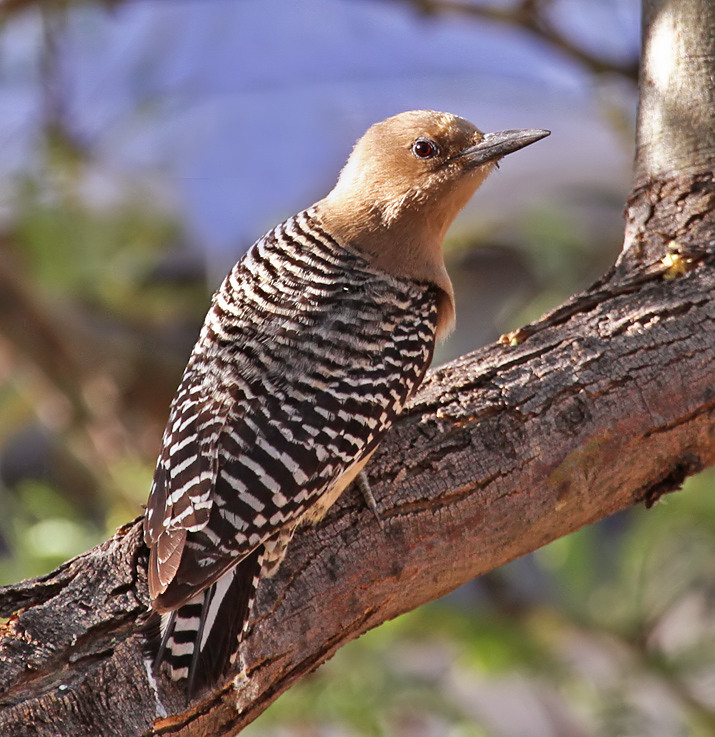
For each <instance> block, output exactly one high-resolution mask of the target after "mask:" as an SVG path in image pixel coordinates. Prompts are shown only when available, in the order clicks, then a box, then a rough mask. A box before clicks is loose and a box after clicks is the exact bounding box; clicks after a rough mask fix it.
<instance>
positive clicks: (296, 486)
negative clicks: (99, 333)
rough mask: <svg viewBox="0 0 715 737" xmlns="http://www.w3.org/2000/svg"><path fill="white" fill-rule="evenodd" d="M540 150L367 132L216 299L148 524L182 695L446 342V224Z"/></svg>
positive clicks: (173, 426) (455, 136)
mask: <svg viewBox="0 0 715 737" xmlns="http://www.w3.org/2000/svg"><path fill="white" fill-rule="evenodd" d="M548 134H549V132H548V131H544V130H509V131H503V132H500V133H486V134H484V133H482V132H481V131H479V130H478V129H477V128H475V127H474V126H473V125H472V124H471V123H469V122H467V121H466V120H464V119H462V118H458V117H456V116H454V115H450V114H447V113H438V112H432V111H427V110H416V111H411V112H406V113H402V114H400V115H396V116H394V117H391V118H388V119H387V120H384V121H383V122H381V123H377V124H375V125H373V126H372V127H371V128H370V129H369V130H368V131H367V133H365V135H364V136H363V137H362V138H361V139H360V140H359V141H358V142H357V144H356V145H355V148H354V149H353V152H352V154H351V155H350V158H349V159H348V162H347V164H346V165H345V167H344V168H343V170H342V172H341V174H340V177H339V179H338V182H337V184H336V186H335V188H334V189H333V190H332V191H331V192H330V194H328V195H327V197H325V198H324V199H322V200H320V201H319V202H318V203H316V204H315V205H313V206H312V207H309V208H308V209H307V210H304V211H303V212H300V213H299V214H297V215H295V216H294V217H291V218H289V219H288V220H286V221H285V222H284V223H282V224H281V225H279V226H278V227H276V228H275V229H274V230H272V231H270V232H269V233H267V234H266V235H264V236H263V237H262V238H260V239H259V240H258V241H256V243H255V244H254V245H253V246H252V247H251V248H250V249H249V250H248V252H247V253H246V254H245V256H244V257H243V258H242V259H241V260H240V261H239V262H238V263H237V264H236V266H235V267H234V268H233V270H232V271H231V272H230V273H229V275H228V276H227V277H226V279H225V280H224V282H223V284H221V286H220V287H219V289H218V291H217V292H216V294H215V295H214V297H213V301H212V303H211V308H210V309H209V312H208V315H207V317H206V321H205V323H204V326H203V328H202V330H201V334H200V337H199V339H198V342H197V343H196V346H195V347H194V350H193V352H192V354H191V357H190V359H189V363H188V365H187V367H186V370H185V372H184V376H183V379H182V381H181V384H180V386H179V389H178V391H177V393H176V396H175V398H174V400H173V403H172V405H171V410H170V416H169V421H168V424H167V427H166V430H165V432H164V438H163V447H162V451H161V454H160V456H159V460H158V462H157V466H156V472H155V475H154V481H153V484H152V488H151V495H150V497H149V503H148V507H147V511H146V518H145V525H144V536H145V541H146V544H147V546H148V547H149V549H150V557H149V572H148V576H149V593H150V596H151V599H152V605H153V609H154V610H155V612H157V613H159V614H160V615H161V618H160V625H159V630H160V636H161V642H160V644H157V645H156V646H155V647H156V652H155V654H154V663H155V665H156V666H158V665H159V664H160V663H161V662H163V661H165V662H166V663H167V664H168V669H169V672H170V675H171V677H172V678H174V679H175V680H179V679H184V678H186V679H188V684H187V689H188V693H189V697H190V696H191V694H192V693H194V692H196V690H197V689H200V688H203V687H206V686H210V685H213V684H215V683H216V682H217V681H218V679H219V678H220V677H221V676H222V674H223V673H224V672H225V671H226V670H227V668H228V667H229V664H230V663H235V661H236V658H237V657H238V652H239V645H240V642H241V639H242V637H243V636H244V635H245V633H246V630H247V624H248V619H249V616H250V613H251V605H252V603H253V600H254V595H255V591H256V587H257V585H258V582H259V581H260V580H261V578H264V577H268V576H271V575H273V574H274V573H275V571H276V570H277V569H278V566H279V565H280V563H281V561H282V560H283V557H284V555H285V552H286V548H287V546H288V543H289V541H290V540H291V538H292V536H293V534H294V532H295V530H296V528H298V527H299V526H300V525H301V524H305V523H315V522H317V521H318V520H319V519H320V518H321V517H322V516H323V515H324V514H325V512H326V511H327V510H328V509H329V508H330V506H331V505H332V504H333V503H334V502H335V500H336V499H337V498H338V496H339V495H340V494H341V492H342V491H343V490H344V489H345V488H346V487H347V486H348V485H349V484H350V483H351V481H353V479H355V477H356V476H357V475H358V474H359V473H360V472H361V470H362V468H363V466H364V465H365V463H366V462H367V460H368V459H369V457H370V455H371V454H372V453H373V451H374V450H375V447H376V446H377V445H378V443H379V442H380V440H381V439H382V438H383V437H384V435H385V433H386V432H387V431H388V430H389V429H390V427H391V425H392V424H393V423H394V421H395V418H396V417H397V416H398V415H399V414H400V412H401V411H402V409H403V407H404V406H405V403H406V402H407V400H408V399H409V398H410V397H411V396H412V395H413V394H414V392H415V390H416V389H417V387H418V386H419V384H420V382H421V381H422V378H423V377H424V375H425V372H426V371H427V367H428V366H429V364H430V360H431V358H432V351H433V348H434V344H435V340H436V338H439V337H441V336H444V335H445V334H447V333H448V332H449V331H450V329H451V328H452V325H453V322H454V297H453V292H452V285H451V283H450V280H449V276H448V275H447V271H446V269H445V265H444V258H443V255H442V242H443V240H444V236H445V233H446V231H447V228H448V227H449V226H450V224H451V222H452V220H453V219H454V217H455V216H456V215H457V213H458V212H459V211H460V210H461V209H462V207H463V206H464V205H465V204H466V203H467V201H468V200H469V198H470V197H471V196H472V194H473V193H474V191H475V190H476V189H477V187H478V186H479V185H480V184H481V183H482V182H483V181H484V179H485V178H486V176H487V175H488V174H489V172H490V171H491V170H492V169H493V168H494V166H495V165H496V164H497V162H498V161H499V159H500V158H501V157H503V156H505V155H506V154H509V153H511V152H513V151H516V150H518V149H520V148H523V147H524V146H527V145H529V144H531V143H534V142H535V141H538V140H539V139H541V138H543V137H544V136H547V135H548Z"/></svg>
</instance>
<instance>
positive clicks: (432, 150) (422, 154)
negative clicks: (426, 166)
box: [412, 138, 437, 159]
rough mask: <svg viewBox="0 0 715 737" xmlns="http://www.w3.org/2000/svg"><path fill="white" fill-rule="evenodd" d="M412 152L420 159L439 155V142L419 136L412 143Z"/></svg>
mask: <svg viewBox="0 0 715 737" xmlns="http://www.w3.org/2000/svg"><path fill="white" fill-rule="evenodd" d="M412 153H413V154H414V155H415V156H416V157H417V158H418V159H431V158H432V157H433V156H436V155H437V144H436V143H434V142H433V141H430V140H429V138H418V139H417V140H416V141H415V142H414V143H413V144H412Z"/></svg>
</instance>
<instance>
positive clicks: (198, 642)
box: [150, 546, 265, 700]
mask: <svg viewBox="0 0 715 737" xmlns="http://www.w3.org/2000/svg"><path fill="white" fill-rule="evenodd" d="M264 554H265V552H264V548H263V546H260V547H259V548H257V549H256V550H254V551H253V552H252V553H250V554H249V555H247V556H246V557H245V558H244V559H243V560H241V562H240V563H238V565H236V566H234V567H233V568H231V569H229V570H228V571H227V572H226V573H224V575H223V576H221V578H219V579H218V581H216V582H215V583H214V584H212V585H211V586H209V587H208V588H207V589H205V590H204V591H202V592H201V593H200V594H198V595H197V596H195V597H194V598H193V599H191V600H189V601H188V602H186V604H182V605H181V606H180V607H179V608H178V609H174V610H173V611H170V612H165V613H162V614H161V624H160V626H159V628H160V632H159V635H160V637H161V642H160V644H159V645H158V647H156V644H154V647H153V648H152V645H151V644H150V649H153V650H155V652H156V654H155V657H154V663H153V667H154V670H155V671H156V670H157V669H158V668H159V667H160V666H161V664H162V663H166V664H167V666H168V670H169V675H170V677H171V678H172V680H175V681H178V680H182V679H188V683H187V687H186V688H187V698H188V699H189V700H190V699H191V698H192V697H193V696H194V695H195V694H196V693H199V692H200V691H201V690H203V689H204V688H208V687H211V686H214V685H215V684H217V683H218V682H219V680H220V679H221V676H223V675H224V673H225V672H226V670H227V669H228V667H229V665H230V664H232V663H233V662H235V660H236V657H237V655H238V648H239V644H240V642H241V640H242V638H243V636H244V634H245V632H246V630H247V628H248V618H249V616H250V613H251V607H252V605H253V601H254V599H255V594H256V587H257V585H258V579H259V575H260V572H261V565H262V562H263V558H264ZM156 642H158V638H157V639H156V640H155V643H156Z"/></svg>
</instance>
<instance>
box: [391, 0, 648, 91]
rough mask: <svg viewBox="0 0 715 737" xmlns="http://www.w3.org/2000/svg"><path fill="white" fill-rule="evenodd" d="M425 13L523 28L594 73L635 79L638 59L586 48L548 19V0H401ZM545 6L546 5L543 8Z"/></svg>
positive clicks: (636, 77)
mask: <svg viewBox="0 0 715 737" xmlns="http://www.w3.org/2000/svg"><path fill="white" fill-rule="evenodd" d="M401 2H402V3H403V4H406V5H410V6H412V7H413V8H414V9H415V10H416V11H417V12H419V13H422V14H424V15H437V14H445V15H446V14H454V15H460V16H462V17H466V18H472V19H475V20H485V21H488V22H491V23H500V24H505V25H510V26H514V27H516V28H520V29H521V30H522V31H524V32H526V33H527V34H528V35H530V36H532V37H533V38H535V39H537V40H539V41H542V42H545V43H547V44H549V45H550V46H552V47H553V48H554V49H556V50H557V51H560V52H561V53H562V54H564V55H565V56H566V57H568V58H570V59H571V60H573V61H575V62H577V63H579V64H581V65H582V66H583V67H585V68H586V69H587V70H588V71H589V72H591V73H592V74H618V75H620V76H622V77H626V78H627V79H630V80H631V81H633V82H635V81H637V79H638V60H637V59H634V60H633V61H632V62H625V63H619V62H617V61H615V60H613V59H608V58H607V57H603V56H599V55H597V54H594V53H592V52H589V51H586V49H584V48H582V47H581V46H579V45H578V44H576V43H575V42H574V41H572V40H571V39H570V38H568V36H565V35H564V34H563V33H562V32H561V31H560V30H559V29H558V28H557V27H556V26H555V25H554V24H553V23H552V22H551V21H550V20H549V18H548V14H547V12H546V7H545V6H546V5H547V4H548V3H546V2H534V0H522V1H521V2H520V3H517V4H515V5H513V6H503V5H482V4H475V3H473V2H463V1H460V0H401ZM542 6H544V7H542Z"/></svg>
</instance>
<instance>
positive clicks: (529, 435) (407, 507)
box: [0, 174, 715, 737]
mask: <svg viewBox="0 0 715 737" xmlns="http://www.w3.org/2000/svg"><path fill="white" fill-rule="evenodd" d="M714 210H715V183H714V182H713V177H712V175H711V174H708V175H702V176H699V177H692V176H691V177H685V178H682V177H681V178H678V179H675V180H673V181H670V182H663V181H661V182H658V183H657V184H656V183H653V184H652V185H650V186H648V187H643V188H641V189H639V190H637V191H636V192H635V193H634V195H633V197H632V200H631V202H630V204H629V209H628V218H629V227H628V233H629V236H628V249H627V250H626V251H625V252H624V254H623V256H622V258H621V259H620V261H619V264H618V265H617V266H616V267H614V269H613V270H612V272H611V273H610V274H608V275H607V276H606V277H604V279H602V280H601V281H600V282H599V283H598V284H596V285H594V287H593V288H592V289H590V290H588V291H587V292H585V293H583V294H581V295H578V296H576V297H574V298H572V300H571V301H570V302H569V303H567V304H566V305H564V306H562V307H561V308H559V309H558V310H556V311H554V312H553V313H551V314H550V315H547V316H545V317H544V318H543V319H542V320H541V321H539V323H536V324H534V325H531V326H528V327H527V328H525V329H523V330H521V331H518V333H517V334H514V335H512V336H507V337H506V339H505V340H504V341H502V344H499V345H493V346H489V347H487V348H485V349H482V350H480V351H477V352H475V353H473V354H471V355H469V356H465V357H463V358H461V359H459V360H457V361H455V362H453V363H451V364H448V365H447V366H444V367H443V368H441V369H439V370H437V371H435V372H433V373H431V374H430V375H429V377H428V379H427V382H426V384H425V385H424V387H423V389H422V390H421V391H420V393H419V396H418V397H417V398H416V400H415V401H414V402H413V404H412V405H411V407H410V408H409V409H408V411H407V412H406V413H405V414H404V416H403V417H402V418H401V420H400V422H399V424H398V425H397V427H396V428H395V429H394V431H393V432H392V433H391V434H390V435H389V437H388V438H387V439H386V441H385V442H384V443H383V445H382V446H381V448H380V449H379V450H378V452H377V454H376V455H375V457H374V460H373V462H372V463H371V465H370V477H371V483H372V486H373V491H374V493H375V495H376V498H377V502H378V506H379V508H380V511H381V515H382V517H383V519H384V522H385V525H384V529H381V528H380V527H379V526H378V524H377V522H376V521H375V520H374V518H373V516H372V514H371V513H370V512H369V510H367V509H365V508H364V507H363V504H362V501H361V498H360V496H359V494H358V493H356V492H355V491H348V492H346V494H345V495H344V496H343V498H342V499H341V500H340V501H339V502H338V504H337V505H336V506H335V507H334V509H333V510H332V511H331V512H330V513H329V515H328V517H327V518H326V519H325V520H324V522H323V523H322V524H321V525H320V526H319V527H318V528H315V529H311V530H306V531H304V532H303V533H302V534H300V535H298V536H297V537H296V539H295V540H294V543H293V544H292V545H291V548H290V552H289V555H288V558H287V560H286V561H285V563H284V564H283V566H282V567H281V570H280V572H279V574H278V575H277V576H276V578H275V579H273V580H269V581H266V582H264V583H262V584H261V586H260V589H259V594H258V599H257V605H256V608H255V612H254V624H253V629H252V632H251V634H250V636H249V637H248V639H247V641H246V643H245V659H246V665H247V675H246V677H244V678H243V679H242V680H240V681H236V682H229V683H227V684H225V686H224V687H223V688H222V689H221V690H219V691H217V692H215V693H212V694H207V695H205V696H204V697H203V698H202V699H200V700H198V701H197V702H195V703H194V704H192V705H191V706H190V707H187V706H186V704H185V703H184V697H183V694H182V692H181V691H180V690H177V689H176V688H174V687H173V685H172V684H171V683H170V682H168V681H167V680H166V679H164V678H163V677H162V678H159V683H158V690H155V689H154V687H153V686H152V685H151V683H150V679H149V678H148V675H147V670H146V667H145V663H144V660H143V654H142V636H141V635H140V634H139V633H138V626H139V624H140V623H141V621H142V618H143V616H144V612H145V611H146V607H147V605H148V598H147V592H146V550H145V549H144V546H143V544H142V542H141V534H140V525H139V523H138V522H134V523H132V524H130V525H127V526H126V527H124V528H122V529H120V530H119V531H118V532H117V534H116V535H115V537H114V538H112V539H111V540H109V541H108V542H106V543H104V544H103V545H101V546H99V547H98V548H96V549H94V550H92V551H90V552H88V553H86V554H85V555H82V556H80V557H78V558H76V559H74V560H72V561H70V562H68V563H66V564H65V565H63V566H62V567H61V568H59V569H58V570H57V571H55V572H53V573H52V574H49V575H47V576H44V577H42V578H39V579H36V580H34V581H29V582H24V583H21V584H18V585H16V586H11V587H8V588H6V589H4V590H2V591H0V615H3V616H9V617H10V620H9V621H8V623H7V624H5V625H4V626H3V628H2V631H0V635H1V636H2V638H1V639H0V684H2V685H1V686H0V734H2V735H8V736H10V735H13V736H14V735H60V734H71V735H73V736H75V737H80V736H81V735H87V736H88V737H89V736H90V735H92V736H93V737H97V736H100V735H107V736H109V735H112V736H113V737H117V735H122V736H125V735H126V736H129V735H149V734H162V735H182V736H183V737H189V736H192V737H193V736H194V735H209V734H210V735H232V734H236V733H237V732H238V731H239V730H240V729H241V727H243V726H245V725H246V724H248V723H249V722H250V721H252V720H253V719H255V718H256V716H258V715H259V714H260V713H261V712H262V711H263V710H264V709H265V708H266V707H267V706H268V705H269V704H270V703H271V702H272V701H273V700H274V699H275V698H276V697H277V696H278V695H279V694H280V693H281V692H283V691H284V690H286V689H287V688H289V687H290V686H291V685H292V684H293V683H294V682H295V681H296V680H298V679H299V678H300V677H301V676H303V675H305V674H306V673H309V672H310V671H312V670H313V669H314V668H316V667H317V666H318V665H320V663H322V662H324V661H325V660H326V659H327V658H329V657H330V656H331V655H332V654H333V653H334V652H335V651H336V650H337V649H338V648H339V647H340V646H341V645H343V644H345V643H346V642H348V641H349V640H351V639H353V638H355V637H357V636H358V635H360V634H361V633H363V632H365V631H366V630H368V629H370V628H371V627H374V626H376V625H378V624H380V623H381V622H383V621H385V620H387V619H390V618H393V617H395V616H397V615H399V614H401V613H403V612H405V611H407V610H409V609H412V608H414V607H416V606H419V605H420V604H422V603H424V602H426V601H429V600H431V599H434V598H436V597H438V596H441V595H443V594H445V593H447V592H448V591H450V590H452V589H454V588H455V587H457V586H459V585H460V584H462V583H464V582H465V581H467V580H469V579H470V578H472V577H473V576H476V575H478V574H480V573H483V572H485V571H488V570H490V569H492V568H494V567H495V566H498V565H500V564H502V563H505V562H506V561H509V560H511V559H513V558H515V557H517V556H520V555H523V554H525V553H527V552H529V551H531V550H534V549H535V548H538V547H539V546H541V545H543V544H544V543H546V542H548V541H550V540H553V539H554V538H556V537H559V536H561V535H564V534H566V533H568V532H571V531H572V530H575V529H577V528H578V527H580V526H582V525H585V524H588V523H590V522H593V521H594V520H597V519H600V518H601V517H604V516H606V515H608V514H611V513H612V512H615V511H617V510H619V509H622V508H624V507H627V506H628V505H630V504H634V503H639V502H645V503H646V504H648V505H650V504H652V503H653V502H654V501H656V500H657V499H658V497H659V496H661V495H662V494H664V493H666V492H669V491H673V490H675V489H677V488H679V486H680V484H681V483H682V481H683V479H684V478H685V477H686V476H688V475H689V474H692V473H695V472H697V471H699V470H700V469H702V468H704V467H706V466H709V465H711V464H713V463H715V421H714V420H715V300H713V294H715V245H714V243H715V238H714V237H713V234H715V222H714V220H715V216H714V215H713V211H714Z"/></svg>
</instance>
